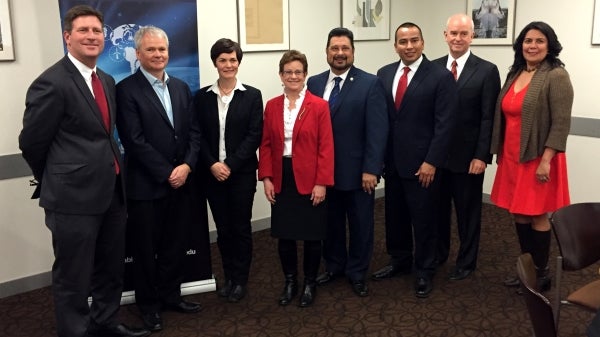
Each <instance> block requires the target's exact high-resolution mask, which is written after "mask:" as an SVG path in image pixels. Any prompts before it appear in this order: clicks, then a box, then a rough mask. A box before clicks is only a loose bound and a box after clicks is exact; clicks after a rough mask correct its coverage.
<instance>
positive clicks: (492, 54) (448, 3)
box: [0, 0, 600, 297]
mask: <svg viewBox="0 0 600 337" xmlns="http://www.w3.org/2000/svg"><path fill="white" fill-rule="evenodd" d="M289 1H290V43H291V47H292V48H294V49H298V50H300V51H302V52H304V53H305V54H306V55H307V57H308V61H309V75H312V74H316V73H318V72H321V71H323V70H325V69H327V63H326V61H325V43H326V37H327V33H328V31H329V30H330V29H331V28H333V27H336V26H339V25H340V23H341V21H340V1H339V0H289ZM10 2H11V13H12V20H13V22H12V24H13V35H14V38H15V53H16V61H14V62H0V101H1V102H2V107H3V109H2V112H1V113H0V125H2V126H3V128H2V129H3V132H2V133H0V155H7V154H14V153H19V150H18V145H17V137H18V133H19V132H20V129H21V119H22V114H23V108H24V97H25V91H26V90H27V87H28V85H29V83H31V81H32V80H33V79H34V78H35V77H37V76H38V75H39V73H40V72H41V71H42V70H43V69H45V68H46V67H48V66H50V65H51V64H53V63H54V62H56V61H57V60H58V59H59V58H60V57H62V55H63V47H62V37H61V34H60V22H59V13H58V1H57V0H12V1H10ZM199 3H201V5H200V6H199V7H200V8H199V10H198V21H199V22H198V30H199V38H198V43H199V48H200V69H201V85H207V84H210V83H213V82H214V81H215V80H216V78H217V74H216V71H215V70H214V67H213V65H212V63H211V61H210V57H209V49H210V46H211V45H212V43H213V42H214V41H215V40H217V39H218V38H221V37H229V38H232V39H234V40H237V16H236V11H237V10H236V1H235V0H219V1H199ZM516 3H517V8H516V15H515V20H516V23H515V27H516V31H515V34H518V32H519V30H520V29H521V28H522V27H523V26H524V25H525V24H527V23H528V22H530V21H533V20H543V21H547V22H548V23H550V24H551V25H552V26H553V27H554V28H555V29H556V31H557V34H558V36H559V39H560V41H561V43H562V44H563V47H564V52H563V53H562V54H561V58H562V59H563V61H564V62H565V63H566V65H567V70H568V71H569V73H570V74H571V79H572V81H573V85H574V87H575V103H574V107H573V115H574V116H580V117H591V118H600V110H599V109H597V108H596V104H595V100H594V98H595V96H596V95H597V93H596V92H597V90H595V89H596V87H595V86H596V85H598V81H597V80H595V79H597V78H600V66H599V65H598V63H597V60H598V59H600V49H599V48H598V47H597V46H594V47H592V46H591V45H590V41H591V30H592V13H593V11H592V9H593V4H594V0H578V1H571V2H568V1H562V0H546V1H545V2H544V6H540V5H539V3H538V2H536V1H517V2H516ZM315 8H318V10H315ZM465 10H466V1H464V0H444V1H440V0H392V19H391V27H390V30H391V33H390V34H393V32H394V31H395V28H396V27H397V26H398V25H399V24H400V23H402V22H404V21H412V22H414V23H417V24H418V25H419V26H421V28H422V30H423V34H424V38H425V54H426V55H427V57H429V58H430V59H433V58H436V57H439V56H441V55H443V54H445V53H446V45H445V44H444V41H443V35H442V32H443V30H444V25H445V21H446V18H447V17H448V16H449V15H451V14H453V13H456V12H464V11H465ZM392 44H393V38H392V39H391V40H389V41H357V42H356V43H355V45H356V55H355V56H356V60H355V63H356V65H357V66H358V67H361V68H363V69H364V70H366V71H369V72H375V71H376V70H377V69H378V68H379V67H380V66H382V65H384V64H387V63H389V62H393V61H395V60H397V55H396V54H395V53H394V50H393V46H392ZM473 52H474V53H476V54H478V55H479V56H482V57H484V58H486V59H488V60H490V61H492V62H494V63H496V64H497V65H498V68H499V69H500V72H501V77H502V78H504V76H505V75H506V72H507V69H508V66H509V65H510V62H511V60H512V55H513V52H512V49H511V47H510V46H474V47H473ZM281 54H282V52H263V53H246V54H244V58H243V61H242V64H241V67H240V72H239V78H240V79H241V80H242V81H243V82H245V83H248V84H251V85H253V86H256V87H258V88H260V89H261V90H262V92H263V97H264V99H265V101H266V100H267V99H268V98H271V97H274V96H276V95H279V94H280V93H281V86H280V81H279V78H278V76H277V65H278V61H279V58H280V56H281ZM590 81H595V83H594V82H592V84H591V85H590ZM598 153H600V139H599V138H586V137H579V136H571V137H570V138H569V143H568V154H567V156H568V161H569V179H570V184H571V195H572V199H573V201H574V202H581V201H589V200H599V199H600V195H599V193H598V192H597V191H599V190H600V179H597V178H595V172H596V171H597V167H599V166H600V156H598ZM494 172H495V167H491V168H490V169H488V172H487V175H486V180H485V185H484V191H485V192H486V193H489V191H490V189H491V183H492V181H493V175H494ZM27 181H28V178H18V179H8V180H0V214H1V216H0V285H1V284H3V283H5V282H9V281H12V280H19V279H23V278H26V277H28V276H32V275H38V274H41V273H45V272H48V271H49V270H50V268H51V264H52V249H51V242H50V235H49V232H48V230H47V229H46V228H45V226H44V225H43V223H44V219H43V211H42V210H41V209H40V208H39V207H37V201H32V200H30V199H29V196H30V193H31V191H32V189H31V188H30V187H29V186H28V183H27ZM269 213H270V211H269V206H268V204H267V203H266V202H265V199H264V196H263V193H262V188H261V185H260V184H259V189H258V191H257V194H256V199H255V208H254V220H258V219H263V218H266V217H268V216H269ZM0 297H2V294H0Z"/></svg>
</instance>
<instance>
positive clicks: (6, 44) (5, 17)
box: [0, 0, 15, 61]
mask: <svg viewBox="0 0 600 337" xmlns="http://www.w3.org/2000/svg"><path fill="white" fill-rule="evenodd" d="M14 59H15V51H14V46H13V36H12V30H11V22H10V7H9V6H8V0H0V61H12V60H14Z"/></svg>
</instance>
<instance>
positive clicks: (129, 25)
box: [59, 0, 200, 92]
mask: <svg viewBox="0 0 600 337" xmlns="http://www.w3.org/2000/svg"><path fill="white" fill-rule="evenodd" d="M80 4H86V5H90V6H92V7H94V8H96V9H98V10H100V11H101V12H102V13H103V14H104V38H105V44H104V52H103V53H102V55H101V56H100V58H99V60H98V67H100V69H102V70H104V71H105V72H107V73H109V74H111V75H112V76H113V77H114V78H115V81H117V82H119V81H120V80H122V79H123V78H125V77H127V76H128V75H130V74H133V73H134V72H135V71H136V70H137V68H138V66H139V65H138V62H137V60H136V57H135V45H134V41H133V36H134V34H135V32H136V31H137V30H138V29H139V27H140V26H145V25H153V26H156V27H159V28H162V29H163V30H164V31H165V32H166V33H167V35H168V36H169V65H168V66H167V73H168V74H169V75H170V76H175V77H177V78H179V79H181V80H183V81H185V82H186V83H187V84H188V85H189V86H190V89H191V90H192V92H195V91H197V90H198V89H200V71H199V61H198V24H197V13H196V0H170V1H165V0H119V1H115V0H88V1H85V0H59V8H60V16H61V18H63V17H64V14H65V13H66V12H67V10H68V9H69V8H71V7H73V6H75V5H80ZM61 21H62V20H61ZM65 52H66V47H65Z"/></svg>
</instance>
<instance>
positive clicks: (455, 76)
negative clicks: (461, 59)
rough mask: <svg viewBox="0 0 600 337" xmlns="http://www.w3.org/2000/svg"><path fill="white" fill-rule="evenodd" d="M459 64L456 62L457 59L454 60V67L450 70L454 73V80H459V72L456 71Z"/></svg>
mask: <svg viewBox="0 0 600 337" xmlns="http://www.w3.org/2000/svg"><path fill="white" fill-rule="evenodd" d="M457 65H458V63H456V60H454V61H452V68H451V69H450V72H451V73H452V75H454V80H455V81H456V80H458V73H457V72H456V66H457Z"/></svg>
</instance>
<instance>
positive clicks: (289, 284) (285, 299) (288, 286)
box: [279, 275, 298, 306]
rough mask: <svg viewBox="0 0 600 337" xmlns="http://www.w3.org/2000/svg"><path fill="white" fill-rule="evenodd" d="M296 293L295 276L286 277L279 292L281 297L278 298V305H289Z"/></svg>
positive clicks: (296, 282)
mask: <svg viewBox="0 0 600 337" xmlns="http://www.w3.org/2000/svg"><path fill="white" fill-rule="evenodd" d="M297 293H298V281H297V280H296V276H295V275H286V277H285V286H283V291H282V292H281V296H279V305H282V306H285V305H288V304H290V302H291V301H292V298H294V297H295V296H296V294H297Z"/></svg>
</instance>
